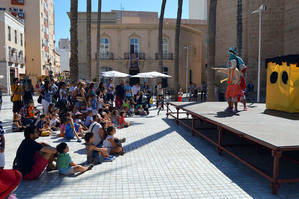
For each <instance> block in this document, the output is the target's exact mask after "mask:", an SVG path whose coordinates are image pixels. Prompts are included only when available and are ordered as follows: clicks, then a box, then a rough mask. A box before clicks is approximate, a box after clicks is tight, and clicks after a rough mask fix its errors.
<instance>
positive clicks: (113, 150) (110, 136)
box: [103, 126, 124, 155]
mask: <svg viewBox="0 0 299 199" xmlns="http://www.w3.org/2000/svg"><path fill="white" fill-rule="evenodd" d="M106 133H107V137H106V139H105V140H104V142H103V147H104V148H107V149H108V153H109V154H115V155H123V154H124V149H123V147H122V146H121V144H120V143H116V141H115V140H118V139H117V138H115V137H114V135H115V133H116V129H115V128H114V127H113V126H110V127H108V128H107V131H106Z"/></svg>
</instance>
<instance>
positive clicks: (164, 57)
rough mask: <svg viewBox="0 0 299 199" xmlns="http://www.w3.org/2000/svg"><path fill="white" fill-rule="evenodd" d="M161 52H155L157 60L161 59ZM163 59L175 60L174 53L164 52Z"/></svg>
mask: <svg viewBox="0 0 299 199" xmlns="http://www.w3.org/2000/svg"><path fill="white" fill-rule="evenodd" d="M159 57H160V56H159V53H155V58H156V60H159ZM162 59H163V60H173V53H163V57H162Z"/></svg>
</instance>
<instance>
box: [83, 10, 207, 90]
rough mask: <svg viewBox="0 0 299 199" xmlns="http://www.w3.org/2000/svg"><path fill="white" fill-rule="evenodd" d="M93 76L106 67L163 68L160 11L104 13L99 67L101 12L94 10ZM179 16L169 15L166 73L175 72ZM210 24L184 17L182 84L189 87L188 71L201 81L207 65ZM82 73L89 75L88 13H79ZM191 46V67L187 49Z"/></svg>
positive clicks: (132, 70)
mask: <svg viewBox="0 0 299 199" xmlns="http://www.w3.org/2000/svg"><path fill="white" fill-rule="evenodd" d="M91 18H92V27H91V34H92V35H91V40H92V78H96V76H97V75H100V72H103V71H106V70H117V71H121V72H125V73H129V74H132V75H134V74H136V73H138V72H148V71H161V70H160V69H159V61H158V20H159V18H158V13H156V12H133V11H117V10H116V11H111V12H104V13H102V24H101V55H100V56H101V60H100V65H101V66H100V68H98V69H96V42H94V41H96V36H97V32H96V29H97V26H96V23H97V13H92V17H91ZM175 26H176V19H165V24H164V31H163V37H164V38H163V65H164V73H167V74H169V75H171V76H174V47H175V46H174V42H175ZM206 28H207V24H206V21H202V20H185V19H184V20H182V27H181V38H180V69H179V75H180V76H179V84H180V86H181V87H182V88H185V84H186V83H185V82H186V73H187V75H188V84H189V82H190V81H193V82H195V83H196V84H197V85H200V84H201V80H202V69H203V66H204V65H205V60H206V59H205V56H206V54H205V45H203V43H204V42H203V38H204V37H205V35H204V34H205V32H206ZM78 36H79V38H78V40H79V48H78V52H79V55H78V57H79V75H80V78H82V79H85V77H86V71H85V68H86V13H85V12H81V13H79V14H78ZM187 46H188V47H189V68H188V70H187V67H186V62H187V56H186V54H187V50H186V48H184V47H187ZM163 84H164V86H165V87H167V86H169V88H170V89H171V88H173V87H174V78H169V79H168V80H167V79H165V80H163Z"/></svg>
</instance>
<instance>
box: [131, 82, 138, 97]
mask: <svg viewBox="0 0 299 199" xmlns="http://www.w3.org/2000/svg"><path fill="white" fill-rule="evenodd" d="M139 91H140V86H139V84H138V83H136V84H135V85H134V86H133V87H132V95H133V97H135V96H136V95H137V94H138V92H139Z"/></svg>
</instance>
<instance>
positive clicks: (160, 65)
mask: <svg viewBox="0 0 299 199" xmlns="http://www.w3.org/2000/svg"><path fill="white" fill-rule="evenodd" d="M165 6H166V0H163V1H162V5H161V12H160V20H159V38H158V47H159V68H160V72H161V73H163V72H164V70H163V45H162V43H163V23H164V12H165Z"/></svg>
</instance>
